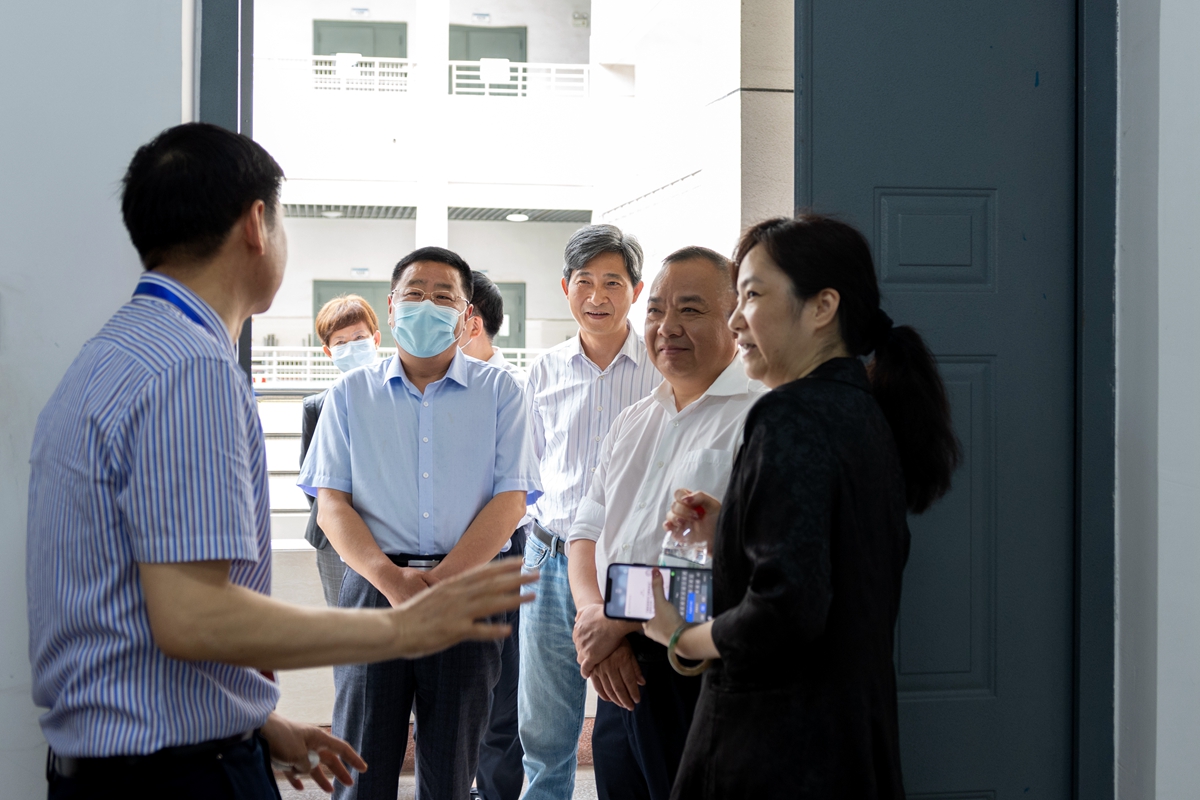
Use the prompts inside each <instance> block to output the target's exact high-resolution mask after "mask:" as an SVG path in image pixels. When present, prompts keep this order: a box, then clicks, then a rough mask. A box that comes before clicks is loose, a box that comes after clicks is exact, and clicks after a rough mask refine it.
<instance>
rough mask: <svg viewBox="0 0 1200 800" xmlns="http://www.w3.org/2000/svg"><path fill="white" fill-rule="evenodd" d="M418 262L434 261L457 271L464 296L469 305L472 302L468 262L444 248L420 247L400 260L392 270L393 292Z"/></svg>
mask: <svg viewBox="0 0 1200 800" xmlns="http://www.w3.org/2000/svg"><path fill="white" fill-rule="evenodd" d="M418 261H432V262H434V263H435V264H445V265H446V266H447V267H453V268H454V269H456V270H457V271H458V279H459V282H461V283H462V286H463V296H464V297H466V298H467V302H468V303H470V302H471V297H472V296H473V291H472V286H473V284H472V282H471V268H470V267H469V266H467V262H466V261H463V258H462V256H460V255H459V254H458V253H455V252H454V251H453V250H447V249H446V248H444V247H418V248H417V249H416V250H413V251H412V252H411V253H409V254H408V255H406V256H405V257H404V258H402V259H400V261H399V262H397V263H396V268H395V269H393V270H392V291H395V290H396V284H398V283H400V276H401V275H403V274H404V270H406V269H408V268H409V267H411V266H412V265H413V264H415V263H417V262H418Z"/></svg>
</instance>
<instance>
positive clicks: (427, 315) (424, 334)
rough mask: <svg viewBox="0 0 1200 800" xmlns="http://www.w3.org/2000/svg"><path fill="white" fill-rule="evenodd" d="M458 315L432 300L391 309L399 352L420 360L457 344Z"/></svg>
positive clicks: (397, 304)
mask: <svg viewBox="0 0 1200 800" xmlns="http://www.w3.org/2000/svg"><path fill="white" fill-rule="evenodd" d="M458 316H459V313H458V311H457V310H455V309H453V308H447V307H445V306H439V305H437V304H436V303H434V302H433V301H432V300H422V301H421V302H419V303H396V304H395V305H393V306H392V319H394V320H395V323H396V324H395V325H394V326H393V327H392V336H395V337H396V344H398V345H399V346H400V349H401V350H403V351H404V352H406V353H408V354H409V355H411V356H416V357H417V358H432V357H433V356H436V355H437V354H438V353H442V352H444V351H445V350H446V348H448V347H450V346H451V345H453V344H454V343H455V342H456V341H458V337H457V336H455V335H454V331H455V328H457V327H458Z"/></svg>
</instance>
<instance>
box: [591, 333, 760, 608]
mask: <svg viewBox="0 0 1200 800" xmlns="http://www.w3.org/2000/svg"><path fill="white" fill-rule="evenodd" d="M766 391H767V389H766V387H765V386H763V385H762V384H761V383H759V382H758V381H754V380H750V379H749V378H747V377H746V370H745V369H744V368H743V366H742V360H741V359H740V358H737V357H735V358H734V359H733V362H732V363H731V364H730V365H729V366H728V367H726V368H725V371H724V372H722V373H721V374H720V376H718V377H717V379H716V380H715V381H713V383H712V385H711V386H709V387H708V390H707V391H706V392H705V393H704V394H703V395H701V396H700V398H699V399H697V400H695V401H693V402H692V403H691V404H689V405H688V406H686V407H685V408H684V409H683V410H682V411H676V410H675V392H674V391H673V390H672V388H671V384H670V383H668V382H667V381H663V382H662V383H661V384H659V386H658V388H657V389H655V390H654V391H653V392H652V393H651V394H650V396H649V397H647V398H645V399H643V400H641V401H639V402H637V403H635V404H633V405H632V406H630V407H629V408H627V409H626V410H625V412H624V413H622V414H621V416H619V417H618V418H617V420H616V422H614V423H613V426H612V431H611V432H609V434H608V438H607V439H605V441H604V447H603V450H602V451H601V454H600V464H599V466H598V467H597V469H596V474H595V476H593V479H592V484H591V487H590V488H589V489H588V493H587V497H585V498H584V499H583V502H581V503H580V504H579V511H578V513H577V514H576V515H575V522H574V524H573V525H572V526H571V530H570V534H569V536H568V541H575V540H576V539H590V540H592V541H594V542H596V577H597V580H598V581H599V583H600V587H601V589H603V587H604V584H605V580H606V573H607V572H608V565H609V564H615V563H625V564H657V563H658V555H659V551H660V549H661V547H662V541H663V536H664V535H665V532H664V531H663V527H662V523H663V520H664V519H666V517H667V511H668V510H669V509H670V507H671V500H672V497H673V496H674V494H675V491H676V490H677V489H691V490H692V491H701V492H707V493H708V494H711V495H713V496H714V497H717V498H720V497H721V496H723V495H724V494H725V487H726V485H727V484H728V483H729V474H730V472H731V471H732V470H733V458H734V456H735V455H736V453H737V449H738V447H740V446H741V442H742V425H743V423H744V422H745V420H746V414H747V413H748V412H749V411H750V407H751V406H752V405H754V401H756V400H757V399H758V398H759V397H760V396H762V394H763V393H764V392H766Z"/></svg>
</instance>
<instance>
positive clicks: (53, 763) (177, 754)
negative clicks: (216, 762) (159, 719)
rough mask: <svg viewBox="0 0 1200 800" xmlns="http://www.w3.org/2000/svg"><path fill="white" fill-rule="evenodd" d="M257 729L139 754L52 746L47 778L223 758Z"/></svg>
mask: <svg viewBox="0 0 1200 800" xmlns="http://www.w3.org/2000/svg"><path fill="white" fill-rule="evenodd" d="M256 733H257V731H245V732H244V733H239V734H236V735H234V736H229V737H226V738H224V739H211V740H209V741H207V742H200V743H199V744H185V745H180V746H178V747H164V748H163V749H162V750H157V751H155V752H153V753H147V754H145V755H136V756H98V757H82V758H75V757H72V756H60V755H59V754H58V753H55V752H54V751H53V750H49V751H47V753H46V780H49V779H50V778H51V776H53V775H57V776H59V777H61V778H73V777H75V776H76V775H80V774H83V773H86V772H91V771H94V770H103V769H105V768H109V769H112V768H121V767H127V768H144V767H150V766H153V765H161V764H167V763H170V762H172V761H195V760H199V759H203V758H212V757H216V758H220V757H221V755H222V754H223V753H225V752H227V751H229V750H230V749H231V748H234V747H236V746H238V745H240V744H243V743H245V742H248V741H251V740H252V739H253V738H254V735H255V734H256Z"/></svg>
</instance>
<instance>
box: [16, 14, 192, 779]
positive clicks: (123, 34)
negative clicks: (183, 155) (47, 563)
mask: <svg viewBox="0 0 1200 800" xmlns="http://www.w3.org/2000/svg"><path fill="white" fill-rule="evenodd" d="M45 24H46V9H45V7H43V6H42V5H40V4H37V3H4V4H2V5H0V29H2V30H8V31H19V30H38V29H40V28H41V27H43V26H44V25H45ZM180 27H181V9H180V4H179V2H174V3H170V2H161V1H159V0H123V2H112V3H94V2H86V1H85V0H66V1H65V2H61V3H58V4H56V5H55V8H54V32H55V41H56V44H57V46H58V47H59V48H61V51H62V52H69V53H71V57H70V58H47V57H46V54H45V51H44V49H43V48H42V46H41V43H40V41H39V39H38V37H29V36H25V37H22V36H12V37H9V40H8V42H7V43H6V45H5V47H4V48H2V49H0V72H3V74H5V75H8V76H11V79H10V80H5V81H3V82H0V108H3V109H4V120H5V124H4V125H2V126H0V175H2V176H3V178H0V375H2V376H3V380H0V409H3V411H2V412H0V547H2V548H3V551H4V553H5V557H4V558H3V559H0V775H3V776H4V778H3V786H4V788H3V790H2V791H0V794H3V795H4V796H5V797H13V798H33V797H39V796H41V797H44V796H45V791H46V789H45V780H44V778H43V767H44V763H45V749H44V744H43V740H42V736H41V731H40V729H39V728H38V726H37V714H38V713H39V712H38V711H37V710H35V709H34V707H33V704H32V700H31V699H30V671H29V660H28V632H27V627H26V614H25V610H26V609H25V569H24V565H25V513H26V495H27V493H28V489H29V449H30V445H31V442H32V436H33V428H34V424H35V421H36V419H37V415H38V413H39V412H40V411H41V409H42V406H44V405H45V403H46V400H47V398H48V397H49V396H50V393H51V392H52V391H53V390H54V387H55V386H56V385H57V383H58V381H59V379H60V378H61V377H62V374H63V372H64V371H65V370H66V368H67V366H68V364H70V362H71V360H72V359H73V358H74V357H75V354H76V353H77V352H78V351H79V347H80V345H81V344H82V343H83V342H84V340H85V339H87V338H88V337H90V336H91V335H92V334H94V333H95V332H96V331H97V330H98V329H99V328H100V326H101V325H102V324H103V323H104V321H105V320H106V319H108V317H109V316H110V315H111V314H112V313H113V312H114V311H115V310H116V309H117V308H118V307H119V306H120V305H121V304H122V303H123V302H125V300H127V299H128V298H129V295H130V293H131V292H132V290H133V286H134V283H135V282H136V280H137V277H138V275H139V274H140V273H141V266H140V265H139V263H138V260H137V257H136V255H135V254H134V251H133V248H132V247H131V246H130V244H129V240H128V238H127V237H126V234H125V230H124V228H123V227H122V224H121V216H120V209H119V201H118V196H119V191H120V183H119V181H120V179H121V175H122V173H123V172H124V169H125V166H126V165H127V164H128V162H129V159H130V157H131V156H132V155H133V152H134V150H135V149H136V148H137V146H138V145H140V144H142V143H143V142H145V141H146V140H148V139H149V138H150V137H152V136H153V135H154V134H156V133H158V132H159V131H160V130H162V129H163V128H166V127H168V126H170V125H173V124H176V123H178V122H179V119H180V84H181V55H180V39H181V37H180ZM81 65H86V67H85V68H81ZM81 120H86V124H84V125H81V124H80V121H81Z"/></svg>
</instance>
